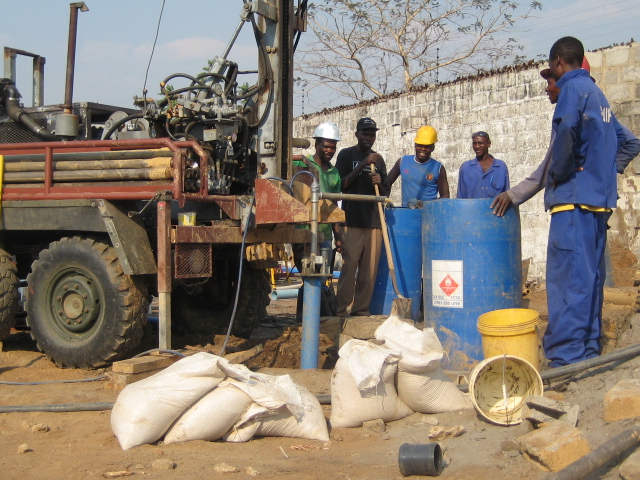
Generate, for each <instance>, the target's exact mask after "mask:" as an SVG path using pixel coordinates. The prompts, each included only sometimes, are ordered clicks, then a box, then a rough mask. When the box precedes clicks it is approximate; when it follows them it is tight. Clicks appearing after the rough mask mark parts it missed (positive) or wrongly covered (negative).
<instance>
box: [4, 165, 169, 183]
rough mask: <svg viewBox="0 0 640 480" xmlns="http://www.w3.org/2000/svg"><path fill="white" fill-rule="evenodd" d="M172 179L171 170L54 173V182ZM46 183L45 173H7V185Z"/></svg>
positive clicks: (143, 169)
mask: <svg viewBox="0 0 640 480" xmlns="http://www.w3.org/2000/svg"><path fill="white" fill-rule="evenodd" d="M171 178H172V171H171V169H170V168H120V169H113V170H75V171H70V172H53V181H54V182H74V181H87V182H88V181H94V182H96V181H97V182H99V181H105V180H168V179H171ZM38 181H40V182H44V172H43V171H40V172H7V173H5V175H4V182H5V184H11V183H33V182H38Z"/></svg>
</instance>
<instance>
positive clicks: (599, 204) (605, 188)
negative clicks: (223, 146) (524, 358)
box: [543, 37, 625, 367]
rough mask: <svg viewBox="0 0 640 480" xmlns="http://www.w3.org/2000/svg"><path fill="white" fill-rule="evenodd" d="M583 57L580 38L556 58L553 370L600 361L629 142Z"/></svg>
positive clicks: (550, 176) (557, 49)
mask: <svg viewBox="0 0 640 480" xmlns="http://www.w3.org/2000/svg"><path fill="white" fill-rule="evenodd" d="M583 56H584V47H583V46H582V43H581V42H580V41H579V40H578V39H576V38H573V37H563V38H561V39H560V40H558V41H557V42H556V43H554V44H553V46H552V47H551V52H550V54H549V69H550V71H551V75H552V76H553V77H554V78H555V79H556V80H557V84H556V85H557V87H558V88H559V89H560V94H559V96H558V103H557V106H556V110H555V113H554V115H553V123H552V128H553V133H554V134H555V140H554V142H553V146H552V148H551V160H550V164H549V170H548V173H547V183H546V187H545V195H544V204H545V209H547V210H550V212H551V224H550V228H549V242H548V247H547V304H548V307H549V324H548V326H547V330H546V332H545V334H544V339H543V343H544V351H545V355H546V357H547V358H548V359H549V360H550V363H549V366H550V367H560V366H562V365H567V364H571V363H575V362H579V361H582V360H586V359H589V358H593V357H596V356H598V355H599V354H600V345H599V340H600V328H601V318H602V301H603V288H604V280H605V261H604V251H605V244H606V238H607V234H606V228H607V227H606V222H607V219H608V217H609V216H610V214H611V210H612V209H613V208H615V206H616V200H617V179H616V152H617V151H618V150H619V149H621V148H622V147H623V145H624V142H625V135H624V131H623V129H622V128H621V127H620V124H619V123H618V121H617V120H616V118H615V117H614V116H613V114H612V112H611V107H610V106H609V103H608V101H607V99H606V98H605V96H604V94H603V93H602V91H601V90H600V89H599V88H598V87H597V86H596V85H595V84H594V82H593V81H592V80H591V78H590V76H589V72H587V71H586V70H585V69H583V68H581V66H582V59H583Z"/></svg>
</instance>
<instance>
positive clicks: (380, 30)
mask: <svg viewBox="0 0 640 480" xmlns="http://www.w3.org/2000/svg"><path fill="white" fill-rule="evenodd" d="M541 7H542V5H541V4H540V3H539V2H538V1H536V0H532V2H531V3H530V4H528V5H523V4H521V3H518V2H516V1H511V0H325V1H324V3H319V4H312V5H310V6H309V13H310V15H309V26H310V30H311V31H312V32H313V34H312V35H309V34H307V35H306V39H305V42H306V46H305V47H303V48H302V49H300V50H299V51H300V53H302V55H300V56H299V57H298V65H297V68H298V71H299V72H300V73H302V75H303V77H302V78H303V79H304V81H305V83H307V85H308V86H307V90H309V89H313V88H314V87H316V86H318V85H324V86H327V87H329V88H331V89H333V90H334V92H335V93H336V94H337V95H338V96H342V97H349V98H352V99H354V100H363V99H367V98H372V97H378V96H381V95H385V94H387V93H390V92H392V91H396V90H400V91H411V90H412V89H414V88H415V87H417V86H419V85H422V84H424V83H428V82H427V80H428V75H429V74H430V72H434V70H436V69H438V73H439V74H440V75H442V76H441V77H440V78H451V77H456V76H463V75H469V74H473V73H477V72H479V71H481V70H486V69H491V68H496V67H498V66H501V65H503V64H504V63H505V62H506V61H508V60H514V59H515V57H516V53H517V51H518V49H519V48H520V47H519V45H518V42H517V41H516V40H515V39H514V38H509V37H508V36H507V35H508V34H509V32H514V31H516V29H517V24H518V22H520V21H521V20H523V19H525V18H527V17H529V16H530V14H531V12H532V11H533V10H535V9H540V8H541ZM432 83H434V82H432Z"/></svg>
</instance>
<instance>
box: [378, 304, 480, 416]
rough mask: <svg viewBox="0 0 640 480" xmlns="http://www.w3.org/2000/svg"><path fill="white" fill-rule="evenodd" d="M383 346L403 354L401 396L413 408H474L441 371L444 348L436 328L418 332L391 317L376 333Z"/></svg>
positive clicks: (425, 410) (437, 410) (426, 410)
mask: <svg viewBox="0 0 640 480" xmlns="http://www.w3.org/2000/svg"><path fill="white" fill-rule="evenodd" d="M375 335H376V339H377V340H383V341H384V347H386V348H389V349H391V350H392V351H394V352H396V351H399V352H401V353H402V358H401V359H400V361H399V363H398V376H397V388H398V396H399V397H400V398H401V399H402V400H403V401H404V403H406V404H407V405H408V406H409V407H410V408H411V409H413V410H415V411H416V412H421V413H440V412H449V411H452V410H461V409H464V408H473V405H472V404H471V401H470V400H469V397H468V396H467V395H465V394H464V393H462V392H461V391H460V390H458V387H456V385H455V384H454V383H453V382H452V381H451V379H450V378H449V377H448V376H447V375H446V374H445V373H444V372H443V371H442V367H441V366H440V362H441V360H442V357H443V355H444V349H443V348H442V344H441V343H440V340H438V336H437V335H436V333H435V331H434V330H433V328H425V329H424V330H419V329H417V328H415V327H414V326H413V325H410V324H408V323H406V322H403V321H402V320H400V319H398V318H397V317H395V316H393V315H392V316H390V317H389V318H388V319H387V320H386V321H385V322H384V323H383V324H382V325H380V326H379V327H378V329H377V330H376V333H375Z"/></svg>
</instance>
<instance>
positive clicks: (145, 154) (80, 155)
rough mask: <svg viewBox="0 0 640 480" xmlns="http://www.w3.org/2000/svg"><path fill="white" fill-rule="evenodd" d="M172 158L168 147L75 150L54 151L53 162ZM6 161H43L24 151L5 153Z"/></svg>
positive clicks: (35, 154) (42, 155)
mask: <svg viewBox="0 0 640 480" xmlns="http://www.w3.org/2000/svg"><path fill="white" fill-rule="evenodd" d="M160 157H162V158H172V157H173V152H172V151H171V150H169V149H166V148H162V149H153V150H113V151H112V150H105V151H102V152H76V153H69V152H65V153H54V154H53V161H54V162H68V161H87V160H93V161H103V160H108V161H111V160H139V159H143V160H148V159H152V158H160ZM4 160H5V162H7V163H14V162H15V163H21V162H25V163H27V162H44V154H43V153H26V154H22V155H6V156H5V157H4Z"/></svg>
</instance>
